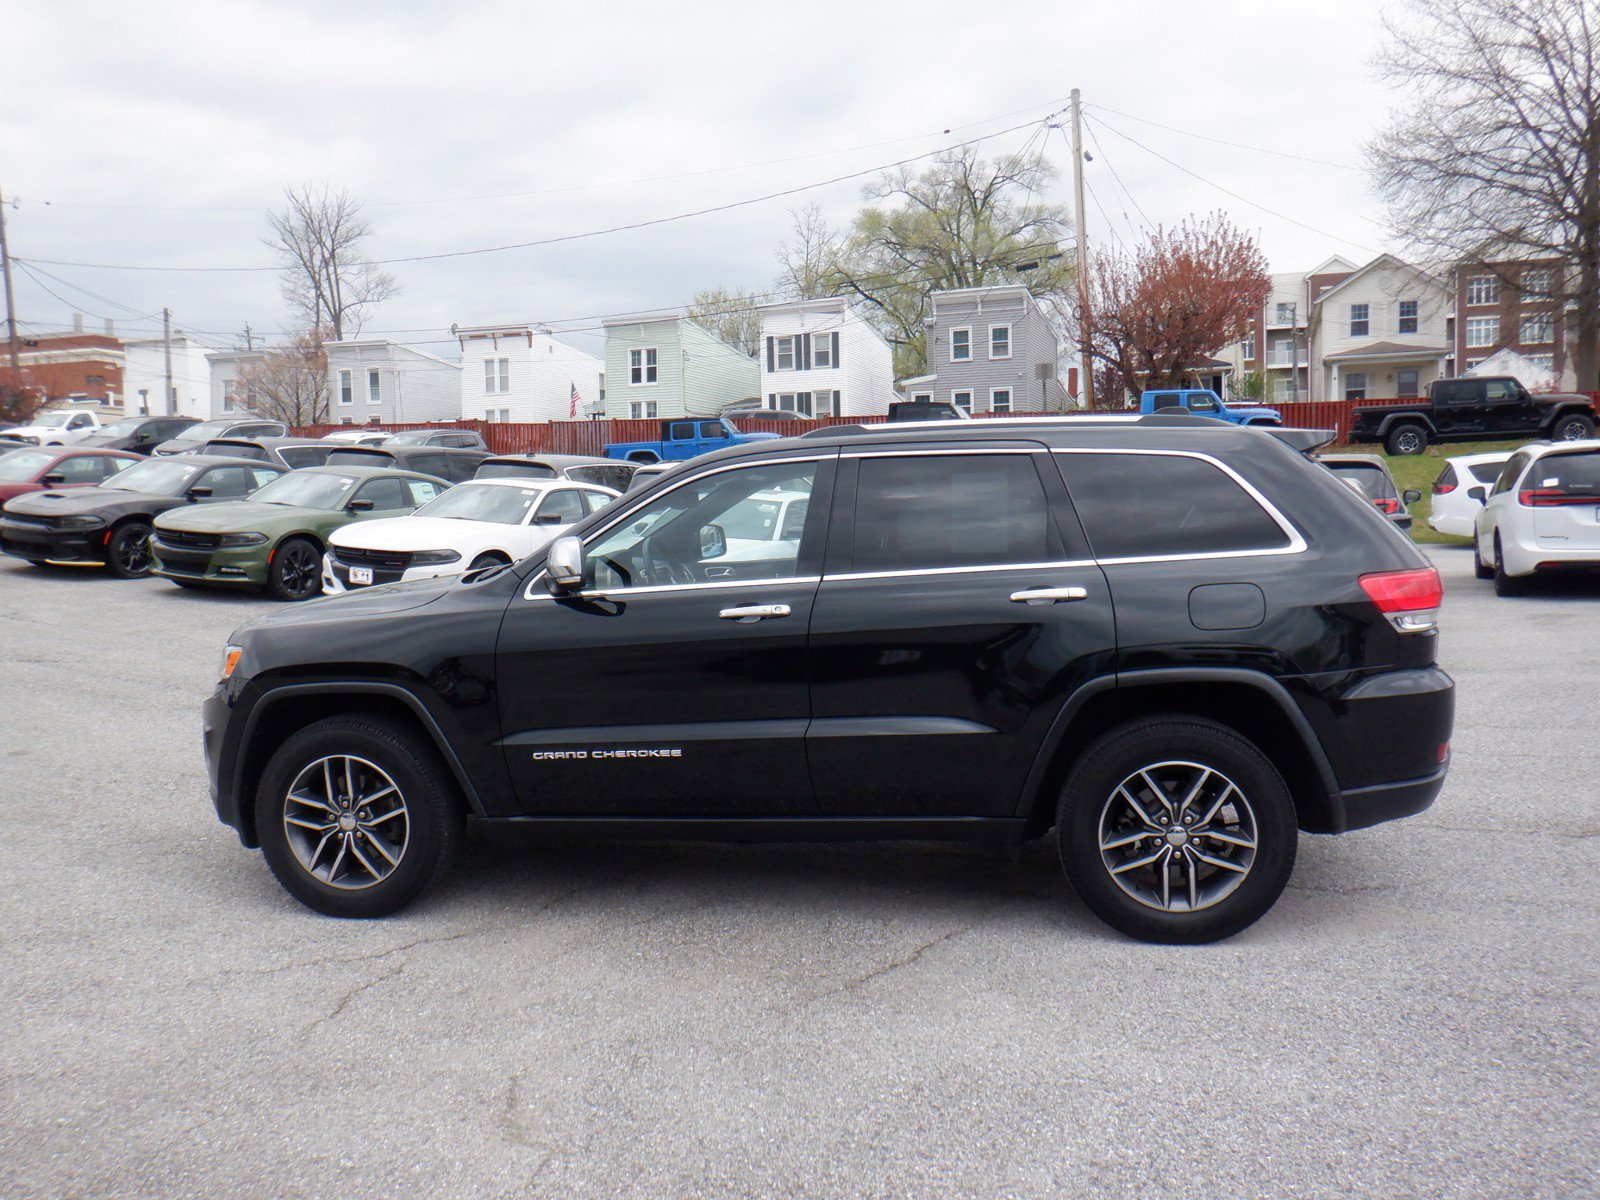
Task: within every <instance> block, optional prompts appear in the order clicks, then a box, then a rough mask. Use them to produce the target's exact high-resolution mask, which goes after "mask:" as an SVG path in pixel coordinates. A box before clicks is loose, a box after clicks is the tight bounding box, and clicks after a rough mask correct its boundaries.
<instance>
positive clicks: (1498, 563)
mask: <svg viewBox="0 0 1600 1200" xmlns="http://www.w3.org/2000/svg"><path fill="white" fill-rule="evenodd" d="M1528 583H1529V580H1528V578H1527V576H1525V575H1507V574H1506V556H1505V554H1504V552H1503V551H1502V550H1501V549H1500V535H1499V534H1498V533H1497V534H1495V535H1494V594H1495V595H1496V596H1525V595H1527V592H1528Z"/></svg>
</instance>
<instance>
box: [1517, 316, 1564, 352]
mask: <svg viewBox="0 0 1600 1200" xmlns="http://www.w3.org/2000/svg"><path fill="white" fill-rule="evenodd" d="M1520 340H1521V341H1523V342H1525V343H1527V344H1528V345H1544V344H1547V343H1549V342H1553V341H1555V340H1556V318H1555V314H1554V313H1533V314H1530V315H1529V316H1526V317H1523V318H1522V331H1521V338H1520Z"/></svg>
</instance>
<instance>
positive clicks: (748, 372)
mask: <svg viewBox="0 0 1600 1200" xmlns="http://www.w3.org/2000/svg"><path fill="white" fill-rule="evenodd" d="M602 325H603V326H604V328H605V331H606V408H605V412H606V416H608V417H612V418H617V419H632V420H648V419H651V418H656V417H660V418H663V419H665V418H667V417H682V416H704V417H710V416H715V415H716V414H717V413H720V412H721V411H722V410H723V409H725V408H728V407H729V406H730V405H734V404H740V403H743V402H745V401H750V402H751V403H754V401H755V398H756V396H757V394H758V389H759V388H760V386H761V368H760V367H759V366H758V365H757V364H756V360H755V359H753V358H750V357H748V356H747V355H746V354H745V353H744V352H743V351H741V350H736V349H734V348H733V347H732V346H729V345H728V344H727V343H725V342H723V341H721V340H719V339H718V338H717V336H716V335H715V334H714V333H712V332H711V331H710V330H709V329H706V328H705V327H704V326H702V325H698V324H696V323H695V322H694V321H691V320H690V319H689V318H688V317H682V316H679V315H677V314H676V313H658V314H655V315H651V316H641V317H627V318H615V319H612V320H608V321H604V322H602Z"/></svg>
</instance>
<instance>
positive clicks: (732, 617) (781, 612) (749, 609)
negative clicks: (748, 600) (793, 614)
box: [717, 604, 789, 625]
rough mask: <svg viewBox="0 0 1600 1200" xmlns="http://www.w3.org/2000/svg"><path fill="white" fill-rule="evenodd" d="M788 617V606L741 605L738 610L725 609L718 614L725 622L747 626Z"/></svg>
mask: <svg viewBox="0 0 1600 1200" xmlns="http://www.w3.org/2000/svg"><path fill="white" fill-rule="evenodd" d="M788 615H789V606H788V605H787V604H741V605H739V606H738V607H736V608H725V609H723V610H722V611H721V612H719V613H718V614H717V616H719V617H721V618H722V619H723V620H724V621H742V622H743V623H744V624H746V625H749V624H751V623H752V622H755V621H765V620H766V619H767V618H768V617H787V616H788Z"/></svg>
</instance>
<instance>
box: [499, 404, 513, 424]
mask: <svg viewBox="0 0 1600 1200" xmlns="http://www.w3.org/2000/svg"><path fill="white" fill-rule="evenodd" d="M510 421H511V410H510V409H509V408H502V409H501V410H500V424H502V425H505V424H508V423H509V422H510Z"/></svg>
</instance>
